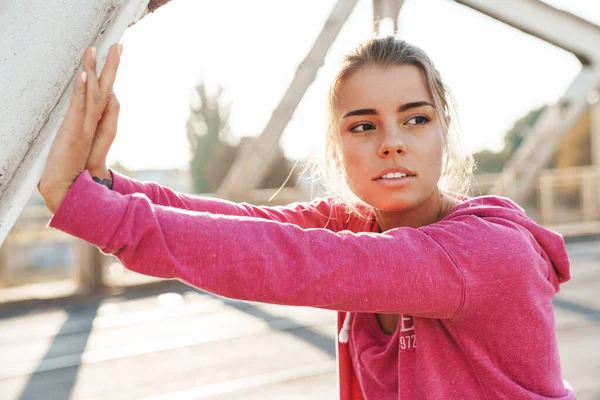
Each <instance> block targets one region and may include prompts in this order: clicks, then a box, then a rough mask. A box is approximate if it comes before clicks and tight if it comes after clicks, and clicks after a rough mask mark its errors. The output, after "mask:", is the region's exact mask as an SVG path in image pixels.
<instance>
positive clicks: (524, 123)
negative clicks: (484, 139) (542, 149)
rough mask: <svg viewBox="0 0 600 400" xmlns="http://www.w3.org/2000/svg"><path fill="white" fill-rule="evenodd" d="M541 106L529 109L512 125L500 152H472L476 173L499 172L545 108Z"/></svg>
mask: <svg viewBox="0 0 600 400" xmlns="http://www.w3.org/2000/svg"><path fill="white" fill-rule="evenodd" d="M546 107H547V106H542V107H539V108H535V109H533V110H531V111H530V112H529V113H527V115H525V116H524V117H523V118H521V119H519V120H517V121H516V122H515V123H514V125H513V127H512V128H511V129H510V130H509V131H508V132H506V135H504V148H503V149H502V150H501V151H500V152H493V151H491V150H483V151H480V152H477V153H475V154H473V158H474V159H475V163H476V165H477V171H476V172H477V173H494V172H500V171H502V169H503V168H504V164H505V163H506V161H507V160H508V158H509V157H510V156H511V155H512V154H513V153H514V152H515V150H517V149H518V148H519V146H521V144H522V143H523V141H524V140H525V138H526V137H527V134H528V133H529V132H530V131H531V128H532V127H533V126H534V125H535V124H536V122H537V120H538V119H539V117H540V116H541V115H542V113H543V112H544V111H545V110H546Z"/></svg>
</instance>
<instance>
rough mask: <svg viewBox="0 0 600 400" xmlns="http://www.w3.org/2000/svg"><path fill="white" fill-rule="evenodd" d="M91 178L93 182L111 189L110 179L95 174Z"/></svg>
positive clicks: (111, 182)
mask: <svg viewBox="0 0 600 400" xmlns="http://www.w3.org/2000/svg"><path fill="white" fill-rule="evenodd" d="M92 179H93V180H94V182H98V183H99V184H101V185H104V186H106V187H107V188H109V189H110V190H112V187H113V181H112V180H110V179H106V178H103V179H101V178H98V177H97V176H92Z"/></svg>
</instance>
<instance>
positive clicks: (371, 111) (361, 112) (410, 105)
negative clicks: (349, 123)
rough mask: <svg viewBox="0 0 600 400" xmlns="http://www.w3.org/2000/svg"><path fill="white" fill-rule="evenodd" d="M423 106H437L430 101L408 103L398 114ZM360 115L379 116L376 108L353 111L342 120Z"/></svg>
mask: <svg viewBox="0 0 600 400" xmlns="http://www.w3.org/2000/svg"><path fill="white" fill-rule="evenodd" d="M423 106H429V107H432V108H435V106H434V105H433V104H431V103H430V102H428V101H413V102H411V103H406V104H403V105H401V106H400V107H398V112H404V111H406V110H410V109H411V108H417V107H423ZM358 115H377V110H375V109H374V108H361V109H359V110H353V111H349V112H347V113H346V114H344V116H343V117H342V118H347V117H355V116H358Z"/></svg>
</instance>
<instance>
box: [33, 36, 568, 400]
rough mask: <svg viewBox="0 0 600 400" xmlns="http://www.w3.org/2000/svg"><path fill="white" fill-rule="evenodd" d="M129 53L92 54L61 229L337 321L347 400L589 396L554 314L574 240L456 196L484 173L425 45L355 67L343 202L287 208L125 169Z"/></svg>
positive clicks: (340, 137) (504, 205)
mask: <svg viewBox="0 0 600 400" xmlns="http://www.w3.org/2000/svg"><path fill="white" fill-rule="evenodd" d="M119 55H120V48H119V47H118V46H115V47H114V48H111V51H110V55H109V58H108V61H107V64H106V66H105V68H104V71H103V73H102V76H101V77H100V79H99V80H98V78H97V77H96V73H95V69H96V65H95V59H94V57H93V52H92V51H88V52H86V54H85V56H84V62H83V66H84V67H83V69H84V71H83V73H82V74H83V75H82V74H78V75H77V76H76V78H75V82H74V89H73V94H72V100H71V106H70V108H69V110H68V113H67V115H66V117H65V119H64V122H63V124H62V126H61V128H60V130H59V132H58V134H57V137H56V139H55V142H54V143H53V147H52V149H51V151H50V155H49V157H48V160H47V164H46V169H45V170H44V173H43V175H42V178H41V181H40V185H39V190H40V192H41V194H42V195H43V196H44V198H45V201H46V204H47V206H48V208H49V209H50V210H51V211H52V212H53V213H54V216H53V218H52V219H51V221H50V223H49V226H50V227H53V228H56V229H60V230H62V231H64V232H67V233H69V234H72V235H74V236H77V237H79V238H82V239H84V240H86V241H88V242H90V243H92V244H94V245H96V246H97V247H98V248H99V249H100V250H101V251H102V252H104V253H106V254H112V255H114V256H115V257H117V258H118V259H119V260H120V261H121V262H122V263H123V265H125V266H126V267H127V268H128V269H130V270H133V271H136V272H139V273H142V274H147V275H152V276H156V277H161V278H177V279H180V280H182V281H184V282H187V283H188V284H190V285H192V286H195V287H198V288H200V289H203V290H206V291H209V292H212V293H216V294H218V295H222V296H226V297H230V298H235V299H241V300H248V301H259V302H268V303H275V304H285V305H296V306H312V307H319V308H325V309H331V310H337V311H338V328H339V333H340V340H339V343H338V360H339V381H338V383H339V389H340V396H341V398H342V399H361V398H366V399H377V400H380V399H500V398H502V399H512V400H516V399H550V398H552V399H574V398H575V396H574V394H573V392H572V391H570V390H567V389H566V388H565V384H564V383H563V380H562V379H561V371H560V362H559V355H558V349H557V342H556V332H555V324H554V315H553V311H552V298H553V296H554V294H555V293H556V292H557V291H558V290H559V284H560V283H563V282H565V281H567V280H568V279H569V277H570V270H569V260H568V257H567V253H566V250H565V246H564V242H563V239H562V237H561V236H560V235H558V234H556V233H553V232H550V231H548V230H546V229H544V228H543V227H541V226H539V225H537V224H536V223H534V222H533V221H531V220H530V219H528V218H527V217H526V216H525V214H524V213H523V210H522V209H521V208H520V207H519V206H517V205H516V204H514V203H513V202H511V201H510V200H508V199H505V198H500V197H495V196H485V197H477V198H467V197H462V196H459V195H456V194H453V193H450V192H449V191H447V190H445V187H447V185H450V183H451V182H452V181H457V180H458V181H460V180H461V179H460V178H461V177H462V176H464V175H465V171H466V172H468V163H464V162H462V165H461V159H460V157H458V153H457V152H456V151H455V148H454V143H455V137H454V132H453V130H452V129H451V127H452V126H453V125H454V121H453V120H452V119H451V109H452V108H451V102H450V100H449V94H448V91H447V89H446V87H445V86H444V84H443V83H442V81H441V78H440V76H439V74H438V72H437V71H436V70H435V68H434V66H433V63H432V62H431V60H430V59H429V58H428V57H427V55H426V54H425V53H424V52H423V51H421V50H420V49H418V48H416V47H415V46H412V45H410V44H408V43H406V42H404V41H401V40H399V39H397V38H394V37H386V38H375V39H371V40H369V41H367V42H366V43H363V44H361V45H360V46H359V47H358V48H357V49H356V50H355V51H353V52H352V53H350V54H348V55H347V56H346V57H345V59H344V61H343V63H342V66H341V69H340V71H339V73H338V75H337V76H336V78H335V80H334V82H333V83H332V85H331V89H330V98H329V107H330V115H331V122H330V127H329V131H328V134H327V146H326V149H327V160H326V166H327V171H328V173H327V174H325V175H326V176H327V177H329V178H331V179H330V180H329V181H328V183H327V184H328V187H329V188H330V189H332V190H335V192H334V193H335V194H336V195H335V196H330V197H326V198H320V199H316V200H314V201H312V202H309V203H295V204H291V205H289V206H286V207H256V206H251V205H248V204H244V203H242V204H236V203H233V202H229V201H224V200H218V199H208V198H202V197H196V196H190V195H185V194H181V193H175V192H173V191H171V190H169V189H168V188H165V187H161V186H159V185H157V184H155V183H151V182H139V181H136V180H133V179H130V178H127V177H125V176H123V175H120V174H118V173H116V172H115V171H112V170H109V169H107V168H106V167H105V158H106V153H107V152H108V149H109V148H110V144H111V143H112V138H114V135H115V132H116V125H117V115H118V103H117V102H116V100H115V97H114V95H111V93H112V83H113V81H114V77H115V75H116V70H117V66H118V58H119ZM83 78H87V79H83ZM105 104H107V105H106V108H104V105H105ZM98 121H99V122H98ZM463 161H464V160H463ZM93 176H94V177H98V178H100V179H97V180H99V181H100V180H101V179H106V180H105V181H104V182H105V183H106V182H108V180H110V181H111V182H112V185H110V184H108V185H107V186H109V187H108V188H107V187H105V186H103V185H99V184H97V183H96V182H95V181H94V180H93V179H92V177H93ZM457 177H458V178H459V179H456V178H457ZM111 189H112V190H111Z"/></svg>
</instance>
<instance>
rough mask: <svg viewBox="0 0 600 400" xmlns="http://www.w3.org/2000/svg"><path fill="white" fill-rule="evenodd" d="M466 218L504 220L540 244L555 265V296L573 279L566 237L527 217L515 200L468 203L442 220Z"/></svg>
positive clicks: (482, 199) (494, 198)
mask: <svg viewBox="0 0 600 400" xmlns="http://www.w3.org/2000/svg"><path fill="white" fill-rule="evenodd" d="M467 215H470V216H477V217H480V218H494V219H499V220H504V221H503V223H513V224H517V225H518V226H519V227H521V228H522V229H523V230H526V231H527V232H529V233H530V234H531V236H533V238H534V239H535V241H536V242H537V243H538V244H539V246H540V250H541V254H542V257H544V259H545V260H546V261H547V262H548V263H549V264H550V265H552V268H551V269H550V270H551V273H550V276H549V277H548V279H549V280H550V282H551V283H552V285H553V286H554V289H555V291H556V292H558V291H559V285H560V284H561V283H564V282H567V281H568V280H569V279H571V266H570V265H571V264H570V261H569V256H568V254H567V249H566V247H565V242H564V238H563V236H562V235H561V234H559V233H557V232H554V231H551V230H549V229H547V228H544V227H543V226H541V225H539V224H538V223H536V222H535V221H533V220H531V219H530V218H529V217H527V216H526V215H525V210H523V208H521V207H520V206H519V205H517V204H516V203H515V202H513V201H512V200H510V199H508V198H506V197H500V196H481V197H476V198H472V199H468V200H466V201H464V202H462V203H460V204H458V205H456V206H455V207H454V208H452V209H451V210H450V211H449V212H448V213H447V214H446V216H445V217H444V218H442V221H449V220H453V219H457V218H460V217H462V216H467Z"/></svg>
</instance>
